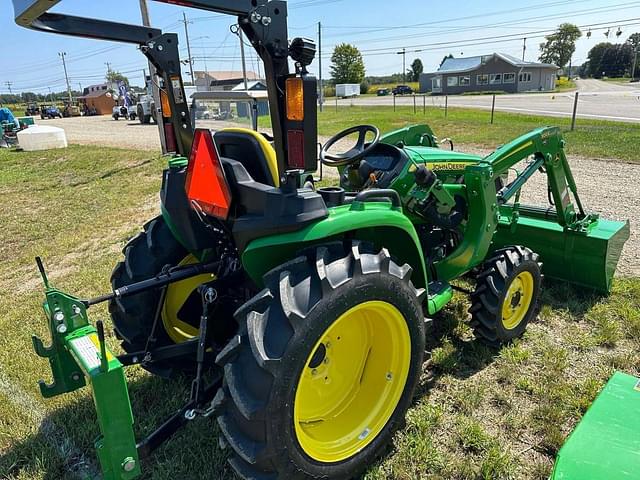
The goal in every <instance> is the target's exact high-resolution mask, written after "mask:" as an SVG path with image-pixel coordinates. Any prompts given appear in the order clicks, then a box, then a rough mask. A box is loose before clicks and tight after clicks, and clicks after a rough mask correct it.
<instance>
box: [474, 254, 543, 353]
mask: <svg viewBox="0 0 640 480" xmlns="http://www.w3.org/2000/svg"><path fill="white" fill-rule="evenodd" d="M538 260H539V256H538V254H537V253H534V252H532V251H531V250H530V249H528V248H526V247H521V246H513V247H506V248H503V249H500V250H497V251H495V252H494V255H493V256H492V257H491V258H490V259H489V260H487V261H486V262H485V263H484V264H483V265H482V267H481V268H480V270H479V273H478V274H477V276H476V282H477V283H476V289H475V291H474V292H473V293H472V294H471V308H469V313H471V327H472V328H473V331H474V333H475V335H476V338H478V339H480V340H481V341H482V342H484V343H486V344H487V345H489V346H491V347H494V348H498V347H500V345H502V344H505V343H509V342H511V341H512V340H514V339H516V338H518V337H520V336H522V335H523V334H524V332H525V330H526V328H527V324H528V323H529V322H530V321H532V320H534V319H535V318H536V317H537V316H538V313H539V312H540V291H541V287H542V279H543V276H542V273H541V269H542V263H540V262H539V261H538Z"/></svg>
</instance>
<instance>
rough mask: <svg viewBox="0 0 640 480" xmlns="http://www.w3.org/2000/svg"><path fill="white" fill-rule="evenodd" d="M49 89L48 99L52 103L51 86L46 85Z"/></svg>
mask: <svg viewBox="0 0 640 480" xmlns="http://www.w3.org/2000/svg"><path fill="white" fill-rule="evenodd" d="M47 88H48V89H49V101H50V102H51V103H53V93H51V87H47Z"/></svg>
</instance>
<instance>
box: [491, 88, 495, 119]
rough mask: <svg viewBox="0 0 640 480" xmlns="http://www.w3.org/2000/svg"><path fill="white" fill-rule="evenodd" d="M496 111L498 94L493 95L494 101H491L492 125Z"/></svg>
mask: <svg viewBox="0 0 640 480" xmlns="http://www.w3.org/2000/svg"><path fill="white" fill-rule="evenodd" d="M495 109H496V94H495V93H494V94H493V99H492V100H491V123H492V124H493V112H494V111H495Z"/></svg>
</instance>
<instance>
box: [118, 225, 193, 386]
mask: <svg viewBox="0 0 640 480" xmlns="http://www.w3.org/2000/svg"><path fill="white" fill-rule="evenodd" d="M123 253H124V261H122V262H120V263H118V264H117V265H116V267H115V269H114V270H113V273H112V275H111V287H112V289H116V288H119V287H121V286H123V285H127V284H130V283H133V282H138V281H141V280H146V279H148V278H152V277H153V276H155V275H157V274H158V273H160V272H161V271H162V269H163V268H164V267H165V266H167V265H169V266H175V265H177V264H178V263H179V262H180V261H182V260H183V259H184V258H185V257H186V256H187V255H188V252H187V251H186V250H185V248H184V247H183V246H182V245H181V244H180V243H179V242H178V241H177V240H176V239H175V237H174V236H173V234H172V233H171V231H170V230H169V227H168V226H167V224H166V223H165V221H164V219H163V218H162V216H158V217H156V218H154V219H153V220H151V221H150V222H148V223H147V224H146V225H144V227H143V231H142V232H141V233H139V234H138V235H137V236H135V237H134V238H132V239H131V240H130V241H129V242H128V243H127V245H126V246H125V247H124V249H123ZM159 301H160V290H159V289H156V290H150V291H146V292H142V293H138V294H136V295H131V296H126V297H120V298H116V299H114V300H111V302H109V313H110V314H111V319H112V321H113V325H114V327H115V330H116V335H117V336H118V337H119V338H120V339H121V340H122V348H123V349H124V350H125V351H126V352H129V353H131V352H137V351H141V350H144V349H145V347H146V344H147V339H148V338H149V336H150V335H151V331H152V328H153V322H154V319H155V317H156V315H157V312H158V303H159ZM155 336H156V342H155V344H154V346H155V347H161V346H165V345H172V344H174V342H173V341H172V340H171V338H170V337H169V335H168V334H167V332H166V330H165V328H164V325H163V322H162V320H161V319H159V321H158V324H157V326H156V330H155ZM194 361H195V360H194ZM193 364H194V363H193V362H185V361H183V362H176V361H175V360H174V361H164V362H162V361H161V362H153V363H149V364H145V365H143V366H144V368H146V369H147V370H149V371H150V372H152V373H155V374H158V375H161V376H170V375H172V374H173V373H175V372H176V371H180V370H190V369H191V368H193Z"/></svg>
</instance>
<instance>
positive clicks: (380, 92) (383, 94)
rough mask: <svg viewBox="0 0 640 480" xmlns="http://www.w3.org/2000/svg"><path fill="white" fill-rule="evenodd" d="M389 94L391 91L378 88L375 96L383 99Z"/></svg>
mask: <svg viewBox="0 0 640 480" xmlns="http://www.w3.org/2000/svg"><path fill="white" fill-rule="evenodd" d="M389 93H391V91H390V90H389V89H388V88H379V89H378V91H377V92H376V95H378V96H379V97H384V96H386V95H389Z"/></svg>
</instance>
